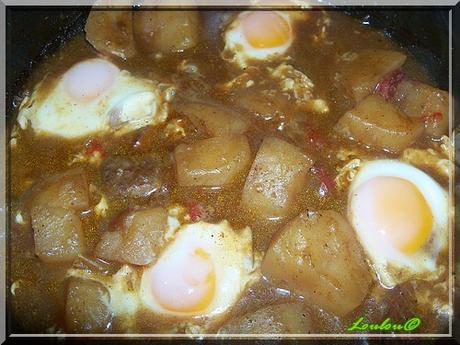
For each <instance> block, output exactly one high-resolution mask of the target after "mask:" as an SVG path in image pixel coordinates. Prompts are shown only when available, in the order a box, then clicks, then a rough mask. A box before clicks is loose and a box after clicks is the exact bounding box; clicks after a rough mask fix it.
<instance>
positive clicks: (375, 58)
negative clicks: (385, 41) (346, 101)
mask: <svg viewBox="0 0 460 345" xmlns="http://www.w3.org/2000/svg"><path fill="white" fill-rule="evenodd" d="M406 58H407V57H406V55H404V54H403V53H400V52H397V51H393V50H384V49H364V50H361V51H358V52H356V53H355V57H354V59H351V61H349V62H344V64H345V65H344V66H343V67H342V69H341V72H342V73H341V80H342V82H343V84H344V86H345V87H346V88H347V89H348V90H349V92H350V93H351V94H352V95H353V97H354V99H355V101H356V102H360V101H361V100H363V99H364V98H365V97H366V96H368V95H370V94H371V93H372V92H373V91H374V89H375V87H376V86H377V84H378V82H379V81H380V80H381V79H383V77H384V76H386V75H388V74H390V73H391V72H394V71H396V70H397V69H399V68H400V67H401V66H402V65H403V64H404V62H405V61H406Z"/></svg>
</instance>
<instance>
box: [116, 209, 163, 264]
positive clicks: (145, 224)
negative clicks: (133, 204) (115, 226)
mask: <svg viewBox="0 0 460 345" xmlns="http://www.w3.org/2000/svg"><path fill="white" fill-rule="evenodd" d="M167 222H168V214H167V212H166V210H165V209H163V208H161V207H158V208H152V209H147V210H142V211H136V212H135V213H134V214H133V216H132V219H131V220H130V222H129V227H128V228H127V231H126V233H125V234H124V236H123V244H122V246H121V249H120V254H121V260H122V261H124V262H127V263H131V264H135V265H147V264H149V263H151V262H152V261H153V260H154V259H155V258H156V256H157V254H158V252H159V250H160V249H161V248H162V247H163V245H164V234H165V231H166V227H167Z"/></svg>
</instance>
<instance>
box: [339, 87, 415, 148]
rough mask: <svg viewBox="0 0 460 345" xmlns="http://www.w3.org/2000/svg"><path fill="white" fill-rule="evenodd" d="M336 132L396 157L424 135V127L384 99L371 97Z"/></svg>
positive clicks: (341, 119)
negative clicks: (392, 153) (394, 154)
mask: <svg viewBox="0 0 460 345" xmlns="http://www.w3.org/2000/svg"><path fill="white" fill-rule="evenodd" d="M335 129H336V131H337V132H338V133H340V134H341V135H343V136H345V137H347V138H350V139H354V140H357V141H359V142H360V143H362V144H364V145H366V146H369V147H372V148H375V149H382V150H386V151H390V152H395V153H397V152H400V151H402V150H403V149H405V148H406V147H408V146H409V145H411V144H412V143H413V142H414V141H415V140H416V139H417V138H418V137H419V136H420V135H421V134H422V132H423V123H422V122H421V121H417V120H414V119H411V118H410V117H408V116H406V115H405V114H404V113H402V112H401V111H400V110H399V109H398V108H397V107H396V106H395V105H393V104H391V103H389V102H387V101H385V100H384V99H383V98H382V97H381V96H378V95H370V96H368V97H367V98H365V99H364V100H363V101H362V102H361V103H359V104H358V105H357V106H356V107H355V108H354V109H352V110H350V111H348V112H346V113H345V114H344V115H343V116H342V117H341V118H340V119H339V122H338V123H337V125H336V127H335Z"/></svg>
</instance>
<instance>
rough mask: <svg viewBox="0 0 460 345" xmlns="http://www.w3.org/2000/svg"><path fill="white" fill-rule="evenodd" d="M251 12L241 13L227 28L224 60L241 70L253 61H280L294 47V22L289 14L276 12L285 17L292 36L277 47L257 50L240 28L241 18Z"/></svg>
mask: <svg viewBox="0 0 460 345" xmlns="http://www.w3.org/2000/svg"><path fill="white" fill-rule="evenodd" d="M250 13H251V12H250V11H246V12H242V13H240V14H239V15H238V16H237V17H236V18H235V19H234V20H233V22H231V23H230V25H229V26H228V27H227V29H226V31H225V33H224V40H225V47H224V50H223V52H222V57H223V59H225V60H227V61H229V62H231V63H234V64H236V65H238V66H239V67H240V68H245V67H247V66H248V65H249V63H250V61H251V60H268V61H273V60H278V59H280V58H282V57H284V56H285V55H286V52H287V50H288V49H289V47H290V46H291V45H292V42H293V40H294V38H293V37H294V34H293V30H292V20H291V17H290V16H289V14H287V13H284V12H278V11H277V12H276V13H277V14H278V15H280V16H281V17H283V18H284V19H285V20H286V22H287V23H288V24H289V27H290V30H291V36H290V38H289V40H288V41H287V42H286V43H284V44H282V45H280V46H277V47H271V48H256V47H253V46H252V45H251V44H250V43H249V42H248V41H247V39H246V37H245V35H244V32H243V30H242V28H241V26H240V24H241V18H244V17H245V16H247V15H248V14H250Z"/></svg>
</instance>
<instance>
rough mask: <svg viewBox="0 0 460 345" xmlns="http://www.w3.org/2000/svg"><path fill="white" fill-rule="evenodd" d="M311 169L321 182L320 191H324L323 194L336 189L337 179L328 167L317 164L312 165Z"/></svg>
mask: <svg viewBox="0 0 460 345" xmlns="http://www.w3.org/2000/svg"><path fill="white" fill-rule="evenodd" d="M311 171H312V172H313V173H314V174H315V175H316V176H317V177H318V179H319V181H320V183H321V187H320V191H322V194H327V193H332V192H334V191H335V189H336V186H335V181H334V179H333V178H332V177H331V175H329V173H328V172H327V171H326V169H324V168H323V167H321V166H319V165H317V164H315V165H313V166H312V167H311Z"/></svg>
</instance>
